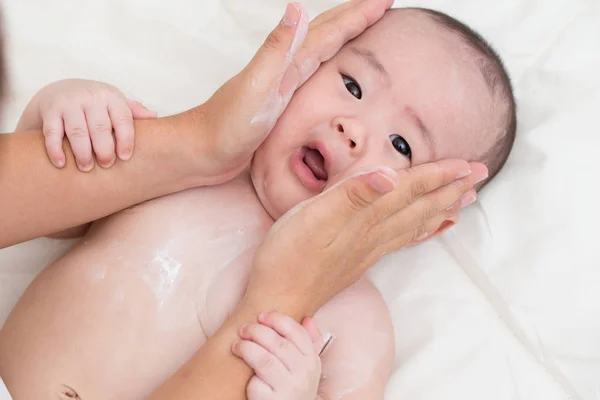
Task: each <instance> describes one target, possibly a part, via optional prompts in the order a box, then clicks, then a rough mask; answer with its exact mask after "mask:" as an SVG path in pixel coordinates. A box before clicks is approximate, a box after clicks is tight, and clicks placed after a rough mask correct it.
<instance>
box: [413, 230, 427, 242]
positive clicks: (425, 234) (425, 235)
mask: <svg viewBox="0 0 600 400" xmlns="http://www.w3.org/2000/svg"><path fill="white" fill-rule="evenodd" d="M428 236H429V232H425V233H424V234H422V235H421V236H419V237H417V238H416V239H415V242H420V241H421V240H425V239H427V237H428Z"/></svg>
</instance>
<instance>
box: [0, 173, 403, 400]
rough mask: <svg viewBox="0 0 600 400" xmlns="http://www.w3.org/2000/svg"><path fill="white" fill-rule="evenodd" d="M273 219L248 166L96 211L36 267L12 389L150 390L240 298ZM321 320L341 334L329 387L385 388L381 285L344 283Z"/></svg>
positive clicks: (26, 392) (356, 394)
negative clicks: (68, 244)
mask: <svg viewBox="0 0 600 400" xmlns="http://www.w3.org/2000/svg"><path fill="white" fill-rule="evenodd" d="M215 205H218V206H217V207H215ZM272 223H273V221H272V219H271V218H270V217H269V216H268V214H267V213H266V212H265V211H264V209H263V207H262V205H261V203H260V202H259V201H258V199H257V197H256V195H255V194H254V191H253V188H252V185H251V182H250V179H249V177H248V176H247V175H244V176H242V177H240V178H238V179H236V180H235V181H233V182H230V183H228V184H225V185H221V186H215V187H210V188H200V189H190V190H187V191H184V192H181V193H178V194H174V195H170V196H167V197H163V198H159V199H155V200H151V201H149V202H146V203H144V204H141V205H138V206H136V207H133V208H131V209H129V210H125V211H122V212H120V213H118V214H115V215H114V216H111V217H108V218H106V219H104V220H102V221H98V222H96V223H95V224H94V225H93V226H92V228H91V229H90V231H89V233H88V234H87V235H86V236H85V238H84V239H83V241H82V242H81V243H80V244H79V245H78V246H77V247H76V248H74V249H73V250H72V251H71V252H70V253H69V254H68V255H66V256H65V257H64V258H63V259H61V260H59V261H58V262H56V263H55V264H53V265H51V266H50V267H48V268H47V269H46V270H44V271H43V272H42V274H41V275H40V276H39V277H38V278H36V280H35V281H34V283H33V284H32V285H31V287H30V288H29V289H28V290H27V291H26V293H25V294H24V295H23V297H22V298H21V300H20V301H19V303H18V304H17V306H16V307H15V309H14V311H13V312H12V314H11V316H10V317H9V319H8V320H7V321H6V324H5V326H4V327H3V329H2V333H1V334H0V354H2V362H1V371H2V374H3V377H4V379H5V381H6V383H7V385H8V386H9V387H10V388H11V391H12V392H13V396H14V397H15V398H18V399H20V398H23V399H26V398H52V397H51V396H52V395H54V396H56V394H58V393H60V392H61V391H62V390H64V388H65V386H67V387H69V388H71V389H72V390H73V391H74V392H75V393H77V395H79V396H80V397H81V398H82V399H123V398H127V399H141V398H145V397H147V396H148V395H149V394H150V393H151V392H152V391H153V390H154V389H156V388H157V386H159V385H160V384H161V383H162V382H164V381H165V380H166V379H167V378H168V377H169V376H170V375H171V374H173V373H174V372H175V371H176V370H177V369H178V368H179V367H181V366H182V365H183V364H184V363H185V361H186V360H188V359H189V358H190V357H191V356H192V355H193V354H194V353H195V351H196V350H197V349H198V347H200V346H202V345H203V344H204V343H205V341H206V340H207V338H209V337H211V336H212V335H213V334H214V332H215V331H216V330H217V329H218V328H219V327H220V326H221V324H222V323H223V322H224V320H225V319H226V318H227V316H228V314H229V313H231V312H232V311H233V309H234V308H235V307H236V305H237V303H238V302H239V301H240V299H241V297H242V296H243V294H244V291H245V289H246V284H247V282H248V278H249V273H250V267H251V261H252V258H253V255H254V251H255V249H256V247H257V246H258V245H259V243H260V242H261V241H262V239H263V238H264V235H265V234H266V232H267V231H268V229H269V228H270V226H271V224H272ZM40 296H41V298H44V301H43V302H40V301H38V299H39V298H40ZM75 321H76V322H75ZM315 322H316V324H317V327H318V328H319V330H320V331H321V332H327V333H330V334H333V335H335V336H336V339H335V341H334V342H333V344H332V346H331V347H330V348H329V349H328V350H327V351H326V353H325V355H324V357H323V376H324V377H327V378H326V379H323V380H322V382H321V386H320V390H319V394H320V395H321V396H322V397H323V398H326V399H327V398H337V396H339V395H341V394H342V393H352V395H351V396H350V395H348V397H346V398H356V399H371V398H372V399H381V398H383V389H384V386H385V383H386V381H387V378H388V376H389V373H390V369H391V365H392V361H393V332H392V326H391V322H390V319H389V315H388V312H387V309H386V307H385V304H384V303H383V301H382V299H381V297H380V295H379V293H378V291H377V290H376V289H375V288H374V287H373V285H372V284H371V283H370V282H369V281H367V280H366V279H363V280H361V281H359V282H358V283H357V284H355V285H353V286H352V287H350V288H349V289H347V290H345V291H343V292H342V293H340V294H339V295H337V296H336V297H335V298H333V299H332V300H331V301H330V302H329V303H327V304H326V305H325V306H324V307H323V308H321V310H320V311H319V312H317V313H316V315H315ZM350 349H352V350H350ZM19 371H29V372H28V374H25V375H24V374H20V373H19ZM32 376H35V377H36V379H35V382H32V381H31V379H30V378H31V377H32ZM124 376H127V379H123V377H124ZM365 377H370V378H369V379H365Z"/></svg>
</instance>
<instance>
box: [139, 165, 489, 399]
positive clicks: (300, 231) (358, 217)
mask: <svg viewBox="0 0 600 400" xmlns="http://www.w3.org/2000/svg"><path fill="white" fill-rule="evenodd" d="M469 171H471V173H470V174H469V175H468V176H467V177H464V178H460V179H457V177H460V176H464V175H465V174H466V173H468V172H469ZM384 175H385V176H384ZM485 176H487V171H486V169H485V167H484V166H483V165H481V164H477V163H471V164H470V165H469V164H468V163H466V162H464V161H459V160H446V161H442V162H438V163H434V164H427V165H422V166H418V167H415V168H413V169H411V170H405V171H400V172H398V174H397V176H393V174H391V175H390V174H389V172H387V173H385V172H383V173H382V172H372V173H369V174H366V175H363V176H360V177H358V178H354V179H351V180H348V181H345V182H343V183H341V184H340V185H338V186H336V187H334V188H332V189H330V190H329V191H327V192H325V193H323V194H321V195H319V196H317V197H315V198H313V199H311V200H308V201H307V202H305V203H303V204H301V205H300V206H299V207H298V208H296V209H294V210H292V211H290V212H289V213H288V214H286V215H284V216H283V217H282V218H281V219H280V220H279V221H278V222H277V223H276V224H275V226H274V227H273V228H272V229H271V231H270V232H269V235H268V236H267V238H266V240H265V242H264V243H263V244H262V245H261V247H260V248H259V249H258V251H257V254H256V256H255V259H254V265H253V272H252V275H251V278H250V283H249V286H248V289H247V291H246V294H245V296H244V298H243V300H242V302H241V303H240V305H239V306H238V308H237V309H236V310H235V311H234V312H233V313H232V315H231V316H230V317H229V319H228V320H227V321H226V322H225V323H224V324H223V326H221V328H220V329H219V330H218V331H217V332H216V333H215V334H214V335H213V336H212V337H211V338H210V339H209V341H208V342H207V343H205V344H204V345H203V346H202V347H201V348H200V350H199V351H198V352H197V353H196V354H195V355H194V356H193V357H192V358H191V359H190V360H189V361H188V362H187V363H186V364H185V365H184V366H183V367H182V368H181V369H180V370H179V371H178V372H177V373H176V374H175V375H173V376H172V377H171V378H170V379H169V380H168V381H167V382H166V383H165V384H164V385H163V386H162V387H161V388H159V389H158V390H157V391H156V392H155V393H154V395H153V396H152V397H151V399H153V400H156V399H172V398H176V399H200V398H201V399H209V400H225V399H227V400H235V399H240V400H242V399H245V389H246V385H247V383H248V380H249V379H250V377H251V376H252V371H251V370H250V369H249V368H248V367H247V365H246V364H245V363H243V362H241V361H240V360H239V359H238V358H237V357H235V356H233V354H232V353H231V345H232V343H233V342H234V341H235V340H236V339H237V338H238V329H239V327H240V326H241V325H242V324H247V323H255V322H256V321H257V316H258V314H259V313H260V312H262V311H271V310H276V311H279V312H282V313H284V314H287V315H290V316H292V317H293V318H295V319H296V320H298V321H300V320H301V319H302V318H303V317H305V316H308V315H313V314H314V313H315V311H316V310H317V309H318V308H319V307H321V306H322V305H323V304H325V303H326V302H327V301H328V300H329V298H331V297H332V296H333V295H335V294H336V293H338V292H340V291H341V290H343V289H344V288H346V287H348V286H349V285H351V284H352V283H353V282H355V281H357V280H358V279H359V278H360V277H361V276H362V275H363V274H364V272H365V271H366V270H367V269H368V268H369V267H370V266H372V265H373V264H374V263H375V262H376V261H377V260H378V259H379V258H380V257H381V256H382V255H383V254H385V253H387V252H390V251H393V250H396V249H399V248H402V247H405V246H407V245H410V244H412V243H413V242H414V241H416V240H418V239H420V238H422V237H423V235H425V234H431V235H433V234H434V233H435V232H436V231H437V230H438V229H439V227H440V226H441V225H442V223H443V222H444V221H446V220H448V219H451V218H453V217H455V215H456V212H457V211H458V209H460V207H461V201H460V199H461V197H462V196H465V195H469V194H471V193H472V188H473V187H474V185H475V184H476V183H477V182H478V181H480V180H482V179H483V178H484V177H485ZM391 182H392V183H393V184H390V183H391ZM390 190H391V192H389V191H390ZM387 192H389V193H387ZM386 193H387V194H386ZM331 210H336V211H337V212H336V213H332V212H331ZM264 362H265V363H268V362H269V360H268V359H265V360H264Z"/></svg>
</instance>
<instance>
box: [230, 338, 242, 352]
mask: <svg viewBox="0 0 600 400" xmlns="http://www.w3.org/2000/svg"><path fill="white" fill-rule="evenodd" d="M239 348H240V340H236V341H235V342H233V344H232V345H231V350H232V351H233V352H234V353H238V349H239Z"/></svg>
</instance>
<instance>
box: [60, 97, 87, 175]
mask: <svg viewBox="0 0 600 400" xmlns="http://www.w3.org/2000/svg"><path fill="white" fill-rule="evenodd" d="M63 120H64V127H65V132H66V134H67V137H68V138H69V143H70V144H71V149H72V150H73V155H74V156H75V161H76V162H77V167H78V168H79V169H80V170H81V171H84V172H87V171H91V169H92V168H94V158H93V156H92V143H91V141H90V134H89V131H88V126H87V121H86V117H85V114H84V112H83V110H82V109H81V108H69V109H67V110H65V112H64V113H63Z"/></svg>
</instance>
